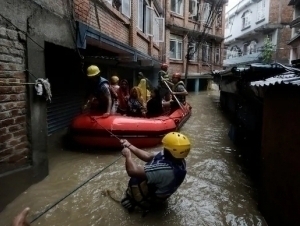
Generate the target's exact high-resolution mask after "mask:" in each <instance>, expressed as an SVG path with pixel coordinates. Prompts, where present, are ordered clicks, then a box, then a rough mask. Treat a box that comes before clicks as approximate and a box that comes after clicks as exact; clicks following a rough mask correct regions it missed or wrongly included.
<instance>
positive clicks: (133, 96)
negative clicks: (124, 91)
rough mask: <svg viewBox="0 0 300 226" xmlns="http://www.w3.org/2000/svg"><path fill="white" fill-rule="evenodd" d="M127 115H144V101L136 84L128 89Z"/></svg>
mask: <svg viewBox="0 0 300 226" xmlns="http://www.w3.org/2000/svg"><path fill="white" fill-rule="evenodd" d="M127 115H128V116H133V117H146V109H145V103H144V100H143V98H142V95H141V91H140V89H139V88H138V87H136V86H135V87H133V88H132V89H131V90H130V97H129V100H128V108H127Z"/></svg>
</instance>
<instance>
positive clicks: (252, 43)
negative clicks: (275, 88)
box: [223, 0, 292, 67]
mask: <svg viewBox="0 0 300 226" xmlns="http://www.w3.org/2000/svg"><path fill="white" fill-rule="evenodd" d="M289 1H290V0H282V1H281V0H240V1H237V4H236V5H235V6H234V7H233V8H231V9H230V10H229V11H228V12H226V16H225V23H226V25H225V27H226V29H225V41H224V43H225V46H226V49H227V50H226V56H225V59H224V61H223V64H224V66H227V67H230V66H236V65H245V64H249V63H254V62H261V61H262V57H261V53H262V50H263V46H264V41H265V39H266V38H269V40H270V41H271V42H272V43H273V45H274V52H273V60H274V61H277V62H280V63H289V52H290V50H289V47H288V46H287V45H286V44H287V42H288V41H289V40H290V38H291V37H290V28H289V26H288V24H289V22H290V21H291V20H292V8H291V7H289V6H288V3H289Z"/></svg>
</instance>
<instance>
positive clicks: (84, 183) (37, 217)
mask: <svg viewBox="0 0 300 226" xmlns="http://www.w3.org/2000/svg"><path fill="white" fill-rule="evenodd" d="M121 157H122V155H121V156H119V157H118V158H117V159H116V160H114V161H113V162H111V163H110V164H109V165H107V166H105V167H104V168H103V169H101V170H100V171H99V172H97V173H96V174H94V175H93V176H92V177H90V178H89V179H88V180H86V181H85V182H83V183H82V184H80V185H79V186H77V187H76V188H75V189H73V190H72V191H71V192H69V193H68V194H67V195H65V196H64V197H62V198H61V199H59V200H58V201H56V202H55V203H54V204H52V205H51V206H50V207H48V208H47V209H45V210H44V211H43V212H42V213H40V214H39V215H38V216H36V217H35V218H33V220H31V221H30V223H33V222H35V221H36V220H37V219H39V218H40V217H41V216H43V215H44V214H45V213H47V212H48V211H49V210H51V209H52V208H53V207H54V206H56V205H57V204H59V203H60V202H62V201H63V200H65V199H66V198H67V197H69V196H70V195H72V194H73V193H74V192H76V191H77V190H79V189H80V188H81V187H83V186H84V185H86V184H87V183H88V182H90V181H91V180H92V179H94V178H95V177H96V176H98V175H99V174H100V173H102V172H103V171H104V170H106V169H107V168H109V167H110V166H112V165H113V164H115V163H116V162H117V161H118V160H119V159H120V158H121Z"/></svg>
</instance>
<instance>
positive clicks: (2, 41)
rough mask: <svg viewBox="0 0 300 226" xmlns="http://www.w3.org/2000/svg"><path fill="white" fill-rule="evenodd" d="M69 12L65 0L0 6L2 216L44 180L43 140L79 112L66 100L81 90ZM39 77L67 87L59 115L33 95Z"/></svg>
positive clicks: (11, 1) (9, 1)
mask: <svg viewBox="0 0 300 226" xmlns="http://www.w3.org/2000/svg"><path fill="white" fill-rule="evenodd" d="M71 10H72V4H69V2H66V1H63V0H52V1H46V0H41V1H14V0H5V1H0V131H1V132H0V181H1V186H0V197H1V199H0V211H1V209H2V208H4V207H5V205H6V204H7V203H9V202H10V201H11V200H12V199H13V198H14V197H16V195H18V194H19V193H20V192H22V191H23V190H25V189H26V188H27V187H28V186H30V185H31V184H32V183H36V182H38V181H40V180H41V179H43V178H44V177H45V176H47V175H48V158H47V141H48V136H47V135H48V134H49V132H50V131H51V130H53V128H54V127H56V126H57V128H63V127H65V126H66V125H68V123H69V119H70V118H71V117H74V115H75V114H76V113H77V112H78V111H79V110H80V104H81V103H80V102H76V103H74V102H72V101H71V100H72V98H73V100H74V98H76V97H78V96H75V97H70V95H68V91H69V90H72V89H76V90H79V87H80V83H79V84H77V83H78V82H77V81H80V76H77V74H78V73H77V74H76V72H75V71H76V65H80V64H79V61H78V58H77V55H76V54H75V51H74V50H75V44H76V42H75V41H74V39H73V38H75V36H74V35H75V32H76V29H75V27H74V26H73V25H75V24H73V23H70V21H69V19H71V18H70V14H69V12H70V11H71ZM72 34H73V36H72ZM77 62H78V63H77ZM74 65H75V67H74ZM37 78H43V79H44V78H49V80H50V82H52V81H54V80H60V83H62V84H65V89H64V90H63V92H64V94H63V95H61V96H60V97H62V98H63V99H64V100H65V102H63V100H61V101H60V104H61V103H64V104H65V105H64V106H65V107H66V108H65V109H63V111H61V112H59V111H58V109H57V110H55V108H51V105H50V104H49V101H46V99H45V97H44V96H37V95H36V91H35V88H34V84H35V81H36V79H37ZM71 78H72V79H73V80H72V79H71ZM77 78H78V79H77ZM73 81H76V84H75V82H73ZM53 87H54V89H55V87H57V86H55V85H54V86H53ZM53 93H56V91H53ZM55 99H56V97H53V99H52V103H53V104H54V103H58V102H57V101H56V100H55ZM57 106H59V105H57ZM71 106H72V107H71ZM47 122H48V123H47ZM58 125H59V126H58Z"/></svg>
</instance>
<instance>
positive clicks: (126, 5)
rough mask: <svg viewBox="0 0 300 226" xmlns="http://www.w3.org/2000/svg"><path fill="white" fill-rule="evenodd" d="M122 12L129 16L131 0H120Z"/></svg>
mask: <svg viewBox="0 0 300 226" xmlns="http://www.w3.org/2000/svg"><path fill="white" fill-rule="evenodd" d="M121 10H122V14H124V15H125V16H126V17H128V18H130V17H131V0H122V5H121Z"/></svg>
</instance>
